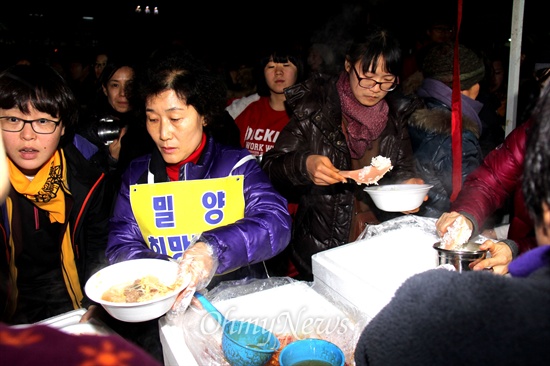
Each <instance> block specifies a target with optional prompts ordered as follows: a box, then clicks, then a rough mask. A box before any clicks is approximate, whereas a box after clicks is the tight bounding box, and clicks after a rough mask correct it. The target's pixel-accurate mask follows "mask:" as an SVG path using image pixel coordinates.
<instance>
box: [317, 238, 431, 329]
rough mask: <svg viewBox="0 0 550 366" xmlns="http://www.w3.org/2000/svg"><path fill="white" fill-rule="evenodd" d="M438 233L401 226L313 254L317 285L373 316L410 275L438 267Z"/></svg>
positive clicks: (369, 316) (370, 316)
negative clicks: (436, 249) (436, 243)
mask: <svg viewBox="0 0 550 366" xmlns="http://www.w3.org/2000/svg"><path fill="white" fill-rule="evenodd" d="M437 240H438V239H437V237H436V236H435V235H432V234H430V233H428V232H426V231H425V230H423V229H422V228H419V227H400V228H399V229H398V230H391V231H388V232H387V233H382V234H379V235H377V236H374V237H371V238H368V239H363V240H360V241H356V242H353V243H349V244H346V245H343V246H340V247H337V248H333V249H329V250H326V251H323V252H320V253H317V254H315V255H313V257H312V265H313V276H314V281H315V284H316V285H317V286H320V287H321V288H323V287H326V288H329V289H331V290H333V291H334V292H336V293H338V294H339V295H340V296H341V297H342V298H343V299H345V300H346V301H349V302H350V303H351V304H353V305H354V306H356V307H357V308H358V309H359V310H360V311H362V312H364V313H365V314H366V316H367V317H368V318H369V319H372V317H374V316H375V315H376V314H377V313H378V312H379V311H380V310H381V309H382V308H383V307H384V306H385V305H386V304H387V303H388V302H389V301H390V300H391V298H392V297H393V294H394V293H395V291H396V290H397V289H398V288H399V286H400V285H401V284H402V283H403V282H404V281H405V280H406V279H407V278H409V277H410V276H412V275H414V274H416V273H420V272H424V271H426V270H429V269H432V268H435V267H436V266H437V252H436V251H435V250H434V249H433V247H432V246H433V244H434V243H435V242H436V241H437Z"/></svg>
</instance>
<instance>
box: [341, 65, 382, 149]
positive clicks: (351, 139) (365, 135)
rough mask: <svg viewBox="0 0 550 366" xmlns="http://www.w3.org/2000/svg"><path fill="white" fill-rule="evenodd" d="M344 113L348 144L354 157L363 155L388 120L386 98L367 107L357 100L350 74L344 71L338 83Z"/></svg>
mask: <svg viewBox="0 0 550 366" xmlns="http://www.w3.org/2000/svg"><path fill="white" fill-rule="evenodd" d="M336 88H337V89H338V95H339V96H340V104H341V106H342V114H343V115H344V118H345V119H346V120H347V121H348V133H347V136H348V145H349V150H350V153H351V157H352V158H353V159H359V158H361V157H363V155H364V154H365V151H366V150H367V147H368V146H370V145H371V143H372V141H374V140H376V139H377V138H378V137H379V136H380V134H381V133H382V131H383V130H384V128H385V127H386V124H387V122H388V111H389V108H388V104H387V103H386V101H385V100H383V99H382V100H381V101H380V102H379V103H377V104H376V105H374V106H372V107H367V106H365V105H363V104H361V103H359V101H358V100H357V98H355V96H354V95H353V93H352V91H351V85H350V83H349V74H348V73H347V72H345V71H344V72H342V74H341V75H340V78H339V79H338V82H337V83H336Z"/></svg>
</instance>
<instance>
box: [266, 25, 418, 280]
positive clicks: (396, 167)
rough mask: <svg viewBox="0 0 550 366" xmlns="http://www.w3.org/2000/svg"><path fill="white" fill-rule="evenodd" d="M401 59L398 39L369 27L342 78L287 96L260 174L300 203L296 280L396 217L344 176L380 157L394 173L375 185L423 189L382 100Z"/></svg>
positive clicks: (314, 82) (389, 106) (309, 83)
mask: <svg viewBox="0 0 550 366" xmlns="http://www.w3.org/2000/svg"><path fill="white" fill-rule="evenodd" d="M400 60H401V48H400V45H399V43H398V41H397V39H396V38H394V37H393V36H392V35H390V34H389V33H388V31H387V30H385V29H381V28H374V29H371V30H370V32H368V33H367V36H366V38H364V39H361V40H360V41H358V42H354V43H352V44H351V46H350V48H349V50H348V52H347V54H346V58H345V64H344V68H345V69H344V70H343V71H342V72H341V73H340V74H338V75H334V76H329V75H322V74H320V75H317V74H315V75H312V76H311V77H310V78H309V79H308V80H306V81H304V82H303V83H300V84H297V85H294V86H292V87H290V88H287V89H285V94H286V102H287V104H288V106H289V108H290V110H291V112H292V114H291V119H290V121H289V123H288V124H287V125H286V127H285V128H284V129H283V130H282V131H281V134H280V135H279V138H278V139H277V141H276V143H275V146H274V148H273V149H271V150H269V151H268V152H266V153H265V154H264V157H263V160H262V167H263V169H264V170H265V171H266V172H267V173H268V175H269V177H270V178H271V181H272V182H273V183H274V185H275V187H276V188H277V189H279V190H280V191H281V192H283V194H284V195H286V196H287V198H289V199H290V200H298V202H299V203H298V210H297V212H296V215H295V219H294V224H293V237H292V239H291V242H290V244H289V245H290V246H291V248H290V251H291V260H292V262H293V264H294V266H295V267H296V269H297V270H298V272H299V275H298V276H297V277H298V278H300V279H306V280H312V279H313V276H312V268H311V256H312V255H313V254H315V253H318V252H321V251H323V250H326V249H330V248H333V247H337V246H340V245H343V244H346V243H349V242H351V241H354V240H355V239H356V238H357V236H358V235H359V234H360V233H361V231H362V230H363V228H364V227H365V224H367V223H370V224H375V223H379V222H380V221H385V220H387V219H390V218H393V217H395V216H396V215H399V213H398V214H390V213H383V212H382V211H380V210H378V209H376V207H375V206H374V204H373V203H372V201H371V200H370V198H369V197H368V196H367V194H366V192H364V191H363V188H364V187H365V186H364V185H363V186H361V185H358V184H357V183H355V182H352V181H348V180H347V179H346V178H345V177H344V176H342V175H341V174H339V172H340V171H341V170H355V169H361V168H363V167H364V166H368V165H370V163H371V159H372V158H374V157H377V156H379V155H382V156H384V157H387V158H389V159H390V160H391V164H392V165H393V169H392V170H391V171H390V172H388V173H387V174H386V175H385V176H384V177H383V178H382V180H381V181H380V184H388V183H423V182H422V181H421V180H420V179H417V178H415V177H416V173H415V167H414V161H413V160H412V157H413V155H412V149H411V145H410V141H409V135H408V132H407V128H406V124H405V122H404V121H402V119H401V118H400V117H399V116H400V115H401V113H400V112H399V111H398V110H397V104H398V103H394V102H395V101H397V100H395V101H392V102H389V101H387V98H386V97H387V96H390V95H391V94H392V93H394V90H395V89H396V88H397V86H398V84H399V78H398V76H397V72H398V71H399V70H400ZM414 211H417V210H414Z"/></svg>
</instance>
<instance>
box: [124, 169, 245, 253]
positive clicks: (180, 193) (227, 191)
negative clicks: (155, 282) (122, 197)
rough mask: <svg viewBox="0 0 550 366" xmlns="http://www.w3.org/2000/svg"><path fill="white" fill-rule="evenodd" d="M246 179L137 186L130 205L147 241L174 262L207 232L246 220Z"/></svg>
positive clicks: (131, 188)
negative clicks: (198, 237) (196, 239)
mask: <svg viewBox="0 0 550 366" xmlns="http://www.w3.org/2000/svg"><path fill="white" fill-rule="evenodd" d="M243 181H244V176H243V175H232V176H228V177H224V178H214V179H201V180H188V181H177V182H165V183H153V184H134V185H132V186H130V203H131V205H132V210H133V212H134V216H135V218H136V221H137V223H138V225H139V228H140V230H141V234H142V235H143V239H144V240H145V242H146V243H147V245H148V246H149V248H151V249H152V250H153V251H155V252H157V253H162V254H167V255H169V256H171V257H172V258H174V259H178V258H179V257H181V256H182V255H183V252H184V251H185V249H186V248H187V247H188V246H189V243H190V242H191V241H192V240H193V238H195V237H196V236H198V235H200V234H201V233H202V232H204V231H208V230H211V229H214V228H216V227H219V226H224V225H228V224H232V223H234V222H236V221H237V220H240V219H242V218H243V217H244V196H243Z"/></svg>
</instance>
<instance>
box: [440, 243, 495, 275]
mask: <svg viewBox="0 0 550 366" xmlns="http://www.w3.org/2000/svg"><path fill="white" fill-rule="evenodd" d="M440 245H441V243H440V242H437V243H435V244H434V245H433V248H434V249H435V250H437V264H438V265H441V264H452V265H453V266H454V267H455V269H456V270H457V272H466V271H471V268H470V264H471V263H474V262H475V263H477V262H479V261H481V260H483V259H485V257H486V256H487V250H480V249H479V244H477V243H474V242H468V243H466V244H464V245H461V246H460V249H458V250H449V249H444V248H440Z"/></svg>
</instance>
